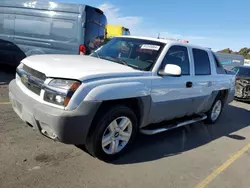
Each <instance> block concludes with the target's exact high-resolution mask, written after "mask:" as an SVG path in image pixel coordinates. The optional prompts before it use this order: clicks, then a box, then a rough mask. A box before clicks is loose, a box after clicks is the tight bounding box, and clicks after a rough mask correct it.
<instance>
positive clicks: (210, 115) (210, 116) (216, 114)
mask: <svg viewBox="0 0 250 188" xmlns="http://www.w3.org/2000/svg"><path fill="white" fill-rule="evenodd" d="M223 107H224V102H223V98H222V97H221V96H220V95H218V96H217V97H216V99H215V101H214V103H213V104H212V106H211V108H210V110H209V111H208V112H207V119H206V120H205V123H207V124H214V123H216V121H217V120H218V119H219V118H220V116H221V113H222V110H223Z"/></svg>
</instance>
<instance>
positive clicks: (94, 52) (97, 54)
mask: <svg viewBox="0 0 250 188" xmlns="http://www.w3.org/2000/svg"><path fill="white" fill-rule="evenodd" d="M92 53H93V54H96V56H97V57H98V58H100V59H102V57H101V56H100V54H99V53H98V52H96V51H93V52H92Z"/></svg>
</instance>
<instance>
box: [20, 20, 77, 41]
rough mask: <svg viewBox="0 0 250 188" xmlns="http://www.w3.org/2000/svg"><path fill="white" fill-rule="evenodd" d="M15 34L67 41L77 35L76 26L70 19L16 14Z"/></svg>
mask: <svg viewBox="0 0 250 188" xmlns="http://www.w3.org/2000/svg"><path fill="white" fill-rule="evenodd" d="M15 35H17V36H24V37H31V38H38V39H40V38H41V39H49V40H56V41H69V40H73V39H75V38H76V36H77V26H76V23H75V22H74V21H71V20H57V19H48V18H41V17H40V18H38V17H32V16H16V19H15Z"/></svg>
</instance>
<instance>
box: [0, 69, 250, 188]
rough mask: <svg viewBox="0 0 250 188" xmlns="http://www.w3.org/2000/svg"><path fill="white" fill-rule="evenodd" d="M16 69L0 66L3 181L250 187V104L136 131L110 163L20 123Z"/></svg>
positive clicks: (46, 187) (21, 186)
mask: <svg viewBox="0 0 250 188" xmlns="http://www.w3.org/2000/svg"><path fill="white" fill-rule="evenodd" d="M13 77H14V74H9V73H6V72H5V73H3V72H0V82H1V83H0V188H28V187H31V188H35V187H36V188H57V187H58V188H78V187H79V188H85V187H86V188H102V187H105V188H106V187H107V188H120V187H121V188H125V187H131V188H147V187H149V188H151V187H155V188H156V187H157V188H161V187H162V188H166V187H174V188H177V187H181V188H182V187H184V188H189V187H190V188H192V187H196V188H201V187H215V188H217V187H219V188H223V187H227V188H231V187H232V188H233V187H237V188H245V187H246V188H249V187H250V186H249V185H250V179H249V175H250V149H249V148H250V127H249V125H250V112H249V110H250V104H249V103H242V102H237V101H234V102H233V103H231V104H230V105H228V106H226V107H225V109H224V112H223V115H222V116H221V118H220V120H219V121H218V123H216V124H215V125H212V126H206V125H204V124H203V123H196V124H192V125H190V126H186V127H182V128H178V129H175V130H172V131H168V132H165V133H161V134H158V135H155V136H144V135H139V136H138V138H137V140H136V142H135V144H134V146H133V147H132V148H131V150H130V152H128V153H127V154H126V155H124V156H123V157H121V158H120V159H119V160H117V161H114V162H113V163H104V162H102V161H100V160H98V159H95V158H93V157H92V156H90V155H89V154H87V153H86V152H84V151H83V150H81V149H79V148H78V147H76V146H74V145H65V144H62V143H59V142H54V141H52V140H50V139H48V138H46V137H44V136H42V135H41V134H40V133H37V132H35V131H33V130H32V128H31V127H29V126H28V125H26V124H25V123H23V122H22V121H21V120H20V119H19V118H18V117H17V115H16V114H15V113H14V112H13V110H12V107H11V105H10V103H9V99H8V82H9V81H10V80H11V79H12V78H13Z"/></svg>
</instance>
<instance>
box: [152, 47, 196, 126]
mask: <svg viewBox="0 0 250 188" xmlns="http://www.w3.org/2000/svg"><path fill="white" fill-rule="evenodd" d="M167 64H175V65H178V66H180V67H181V70H182V74H181V76H179V77H173V76H156V77H155V78H154V79H153V80H152V90H151V92H152V93H151V97H152V107H151V111H150V115H149V120H150V123H157V122H161V121H164V120H170V119H174V118H179V117H183V116H185V115H191V114H192V113H193V112H192V111H190V110H189V109H190V107H191V105H192V82H191V81H190V80H191V78H192V76H191V75H190V74H191V66H190V60H189V55H188V49H187V48H186V47H184V46H176V45H175V46H172V47H170V48H169V50H168V52H167V54H166V56H165V58H164V59H163V61H162V65H161V67H160V69H164V67H165V66H166V65H167Z"/></svg>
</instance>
